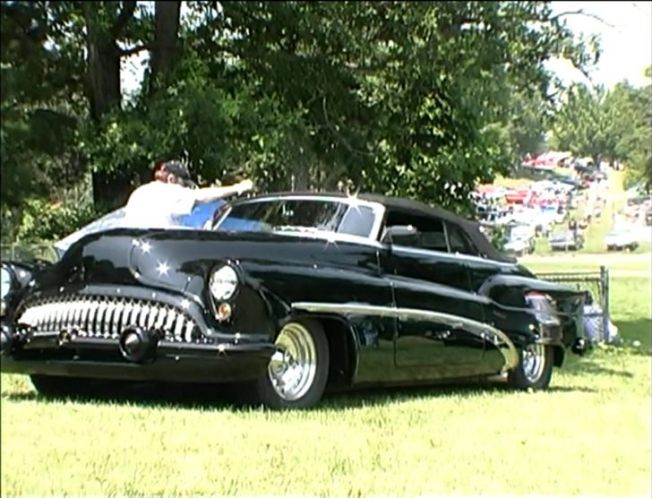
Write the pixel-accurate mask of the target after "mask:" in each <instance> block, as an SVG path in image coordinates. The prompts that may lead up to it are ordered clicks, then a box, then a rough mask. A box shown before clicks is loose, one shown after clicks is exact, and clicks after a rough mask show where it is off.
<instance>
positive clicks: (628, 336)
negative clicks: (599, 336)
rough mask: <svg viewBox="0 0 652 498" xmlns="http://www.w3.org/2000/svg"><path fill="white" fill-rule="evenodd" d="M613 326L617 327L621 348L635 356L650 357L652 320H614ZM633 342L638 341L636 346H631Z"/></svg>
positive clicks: (651, 349) (651, 350)
mask: <svg viewBox="0 0 652 498" xmlns="http://www.w3.org/2000/svg"><path fill="white" fill-rule="evenodd" d="M614 324H615V325H616V326H617V327H618V333H619V335H620V337H621V339H622V341H623V343H624V346H623V347H626V348H629V350H630V351H631V352H634V353H637V354H644V355H652V319H650V318H642V319H640V320H616V321H615V322H614ZM635 341H638V344H639V345H638V346H633V344H634V342H635Z"/></svg>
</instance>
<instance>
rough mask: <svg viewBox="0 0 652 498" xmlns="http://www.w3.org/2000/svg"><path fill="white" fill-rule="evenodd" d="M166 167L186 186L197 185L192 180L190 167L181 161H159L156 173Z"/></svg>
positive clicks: (166, 169)
mask: <svg viewBox="0 0 652 498" xmlns="http://www.w3.org/2000/svg"><path fill="white" fill-rule="evenodd" d="M162 169H164V170H165V171H166V172H167V173H170V174H173V175H174V176H176V177H177V179H178V180H179V183H180V184H181V185H183V186H185V187H196V184H195V182H193V181H192V177H191V176H190V171H189V170H188V167H187V166H186V165H185V164H183V163H182V162H180V161H159V162H157V163H156V164H155V165H154V173H156V172H157V171H159V170H162Z"/></svg>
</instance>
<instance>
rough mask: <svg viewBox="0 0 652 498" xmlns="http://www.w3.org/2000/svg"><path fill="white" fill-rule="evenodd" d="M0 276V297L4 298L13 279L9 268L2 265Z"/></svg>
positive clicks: (9, 289)
mask: <svg viewBox="0 0 652 498" xmlns="http://www.w3.org/2000/svg"><path fill="white" fill-rule="evenodd" d="M0 278H1V280H0V298H1V299H4V298H5V297H7V295H8V294H9V293H10V292H11V287H12V284H13V281H14V279H13V277H12V275H11V272H10V271H9V269H8V268H5V267H4V266H3V267H2V269H0Z"/></svg>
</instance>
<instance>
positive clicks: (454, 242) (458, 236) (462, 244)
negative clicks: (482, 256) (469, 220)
mask: <svg viewBox="0 0 652 498" xmlns="http://www.w3.org/2000/svg"><path fill="white" fill-rule="evenodd" d="M446 230H447V231H448V243H449V244H450V248H451V252H459V253H460V254H470V255H472V256H477V255H478V251H477V250H476V248H475V246H474V245H473V242H471V241H470V240H469V238H468V236H467V235H466V234H465V233H464V231H463V230H462V229H461V228H460V227H458V226H456V225H453V224H451V223H446Z"/></svg>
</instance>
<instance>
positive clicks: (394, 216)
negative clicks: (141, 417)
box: [0, 193, 588, 408]
mask: <svg viewBox="0 0 652 498" xmlns="http://www.w3.org/2000/svg"><path fill="white" fill-rule="evenodd" d="M208 228H209V229H204V230H197V229H167V230H162V229H151V230H143V229H129V228H118V229H110V230H108V231H101V232H97V233H91V234H88V235H86V236H84V237H82V238H81V239H80V240H77V241H76V242H74V243H73V244H72V245H71V246H70V247H69V248H68V249H67V250H66V251H65V253H64V254H63V256H62V258H61V259H60V260H59V261H57V262H56V263H54V264H50V265H46V266H42V267H36V266H30V265H25V264H20V263H16V262H5V263H3V265H2V288H1V295H0V298H1V300H2V329H1V333H0V339H1V351H2V356H1V366H2V371H5V372H13V373H21V374H27V375H29V376H30V377H31V380H32V382H33V384H34V385H35V387H36V389H37V390H38V391H39V392H41V393H42V394H44V395H48V394H50V395H53V394H54V395H57V394H61V393H71V392H76V391H77V390H79V389H81V388H82V387H83V386H85V385H88V384H87V383H88V381H89V379H121V380H138V381H178V382H201V383H236V385H239V386H242V387H241V390H242V392H243V393H248V394H250V395H251V396H252V397H253V398H254V399H255V400H256V401H257V402H260V403H262V404H264V405H267V406H269V407H272V408H305V407H310V406H313V405H315V404H316V403H318V402H319V400H320V399H321V398H322V395H323V394H324V392H325V391H326V390H328V389H338V390H340V389H346V388H352V387H358V386H369V385H388V384H396V385H404V384H413V383H426V382H436V381H441V380H452V379H462V378H465V379H467V378H469V377H473V378H478V377H491V376H495V375H497V374H504V375H505V376H506V378H507V381H508V383H509V384H510V385H511V386H513V387H514V388H517V389H530V388H532V389H544V388H546V387H548V385H549V383H550V380H551V375H552V371H553V367H555V366H560V365H562V363H563V361H564V357H565V354H566V351H567V349H570V350H572V351H573V352H575V353H578V354H581V353H582V352H584V351H585V349H586V348H587V347H588V344H587V342H586V341H585V340H584V337H583V332H582V329H581V327H578V326H577V324H578V323H581V313H582V305H583V299H584V295H583V293H582V292H579V291H577V290H575V289H573V288H570V287H567V286H564V285H561V284H556V283H552V282H547V281H544V280H540V279H537V278H536V277H535V276H534V275H533V274H532V273H531V272H530V271H528V270H527V269H526V268H524V267H523V266H521V265H518V264H517V263H516V262H515V261H514V259H513V258H509V257H506V256H504V255H503V254H502V253H500V252H499V251H497V250H496V249H495V248H494V247H493V246H491V244H489V242H488V241H487V239H486V238H485V237H484V236H483V235H482V234H481V233H480V231H479V229H478V225H477V224H476V223H474V222H470V221H468V220H465V219H463V218H460V217H458V216H456V215H454V214H452V213H449V212H447V211H445V210H442V209H437V208H432V207H429V206H426V205H424V204H421V203H418V202H414V201H410V200H406V199H395V198H389V197H383V196H376V195H360V196H358V197H349V196H345V195H341V194H325V193H320V194H315V193H307V194H298V193H281V194H270V195H265V196H259V197H255V198H251V199H246V200H239V201H235V202H233V203H230V204H226V205H224V206H222V207H221V208H220V210H219V211H218V212H217V213H216V214H215V221H214V223H213V224H212V225H211V226H209V227H208Z"/></svg>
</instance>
